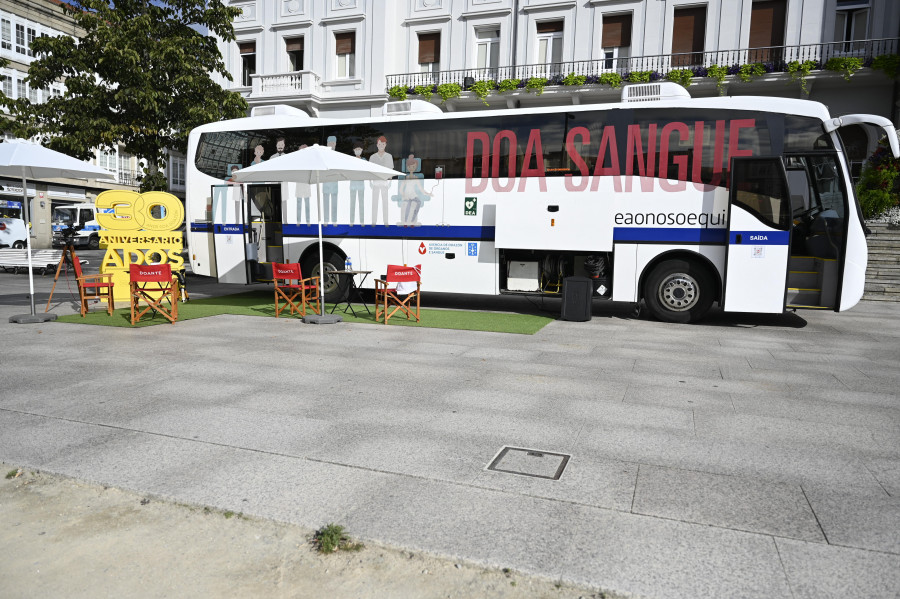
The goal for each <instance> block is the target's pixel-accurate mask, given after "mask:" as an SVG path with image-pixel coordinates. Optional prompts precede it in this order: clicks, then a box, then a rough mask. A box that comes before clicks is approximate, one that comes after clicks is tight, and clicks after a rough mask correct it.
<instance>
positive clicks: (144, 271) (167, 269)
mask: <svg viewBox="0 0 900 599" xmlns="http://www.w3.org/2000/svg"><path fill="white" fill-rule="evenodd" d="M129 278H130V280H129V284H130V287H131V324H132V325H133V324H135V323H136V322H137V321H138V320H140V318H141V316H143V315H144V314H146V313H147V312H150V311H151V310H152V311H153V313H154V314H157V313H158V314H161V315H162V316H163V317H164V318H166V319H167V320H168V321H169V322H171V323H172V324H175V321H176V320H178V302H177V298H178V281H176V280H175V279H173V278H172V265H171V264H132V265H131V266H130V267H129ZM166 301H168V304H169V305H168V307H167V306H166V305H165V304H164V303H163V302H166ZM141 302H145V303H146V304H147V306H146V307H145V308H143V309H141V305H140V304H141Z"/></svg>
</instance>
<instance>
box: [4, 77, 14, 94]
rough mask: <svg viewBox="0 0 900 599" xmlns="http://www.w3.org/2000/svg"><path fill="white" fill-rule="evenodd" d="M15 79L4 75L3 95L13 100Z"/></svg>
mask: <svg viewBox="0 0 900 599" xmlns="http://www.w3.org/2000/svg"><path fill="white" fill-rule="evenodd" d="M12 90H13V78H12V77H10V76H9V75H3V95H4V96H6V97H7V98H12V97H13V95H12Z"/></svg>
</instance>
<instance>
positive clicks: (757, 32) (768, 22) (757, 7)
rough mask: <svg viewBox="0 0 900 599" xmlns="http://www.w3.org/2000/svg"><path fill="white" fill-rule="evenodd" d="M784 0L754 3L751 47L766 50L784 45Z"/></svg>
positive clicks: (751, 15) (751, 22)
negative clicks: (769, 47) (766, 48)
mask: <svg viewBox="0 0 900 599" xmlns="http://www.w3.org/2000/svg"><path fill="white" fill-rule="evenodd" d="M786 9H787V7H786V6H785V1H784V0H768V1H767V2H754V3H753V9H752V11H751V13H750V47H751V48H765V47H768V46H781V45H782V44H784V16H785V12H786Z"/></svg>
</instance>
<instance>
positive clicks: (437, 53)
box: [419, 33, 441, 64]
mask: <svg viewBox="0 0 900 599" xmlns="http://www.w3.org/2000/svg"><path fill="white" fill-rule="evenodd" d="M433 62H441V34H440V33H420V34H419V64H430V63H433Z"/></svg>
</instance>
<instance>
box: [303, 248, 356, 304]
mask: <svg viewBox="0 0 900 599" xmlns="http://www.w3.org/2000/svg"><path fill="white" fill-rule="evenodd" d="M323 259H324V261H325V273H326V276H325V277H323V278H321V279H319V285H321V290H322V296H323V298H324V301H325V303H328V304H336V303H337V302H340V301H343V300H344V299H346V298H347V294H348V293H349V292H350V290H349V281H348V280H347V279H346V277H336V276H327V273H329V272H333V271H335V270H344V257H343V256H342V255H341V254H340V253H338V252H336V251H334V250H330V249H328V248H325V250H324V254H323ZM300 269H301V270H302V271H303V276H304V277H318V276H319V251H318V248H316V251H313V252H310V253H309V255H308V256H307V257H306V259H305V260H304V261H303V263H302V264H301V265H300Z"/></svg>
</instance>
